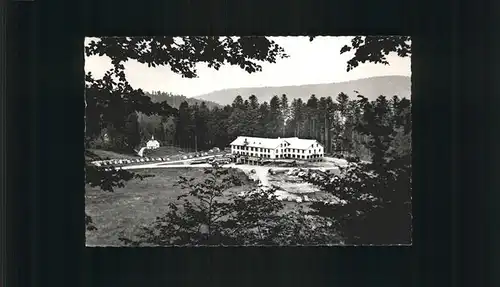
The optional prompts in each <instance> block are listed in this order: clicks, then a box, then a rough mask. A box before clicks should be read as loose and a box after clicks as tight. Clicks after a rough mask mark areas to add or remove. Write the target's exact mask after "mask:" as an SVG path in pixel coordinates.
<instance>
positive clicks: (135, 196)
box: [85, 168, 254, 246]
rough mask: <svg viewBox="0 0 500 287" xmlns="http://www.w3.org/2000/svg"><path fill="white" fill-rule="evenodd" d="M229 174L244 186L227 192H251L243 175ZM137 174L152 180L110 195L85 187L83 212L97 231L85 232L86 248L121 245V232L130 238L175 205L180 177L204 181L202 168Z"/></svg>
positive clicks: (238, 173)
mask: <svg viewBox="0 0 500 287" xmlns="http://www.w3.org/2000/svg"><path fill="white" fill-rule="evenodd" d="M231 172H235V173H236V174H237V175H239V177H240V178H241V179H242V180H243V181H244V183H245V185H243V186H241V187H234V188H232V189H231V190H229V192H231V193H235V194H237V193H239V192H241V191H242V190H249V189H252V188H253V185H254V184H253V183H251V182H250V181H249V180H248V178H247V177H246V175H245V174H244V173H243V172H241V171H238V170H231ZM137 173H140V174H149V175H155V176H154V177H148V178H145V179H144V180H142V181H141V180H138V179H137V180H135V179H134V180H131V181H129V182H127V183H126V184H125V187H123V188H118V189H116V191H115V192H113V193H110V192H105V191H101V190H99V189H98V188H90V187H87V189H86V195H85V210H86V212H87V214H88V215H90V216H91V217H92V219H93V221H94V223H95V226H96V227H97V228H98V229H97V230H95V231H87V232H86V244H87V246H96V245H100V246H103V245H113V246H119V245H122V244H121V242H120V241H119V239H118V238H119V237H120V236H121V233H122V232H123V235H124V236H125V237H128V238H133V235H134V234H136V233H137V232H138V231H140V228H141V226H144V225H148V224H150V223H152V222H153V221H154V220H155V218H156V217H157V216H161V215H163V214H165V213H166V211H167V205H168V204H169V203H170V202H177V196H179V195H181V194H182V189H181V187H180V186H176V183H177V181H178V179H179V176H181V175H182V176H185V177H187V178H190V177H194V178H197V179H199V180H203V179H204V178H205V177H204V173H203V169H201V168H200V169H198V168H164V169H145V170H140V171H137Z"/></svg>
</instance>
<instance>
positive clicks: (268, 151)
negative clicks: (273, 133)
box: [230, 136, 324, 161]
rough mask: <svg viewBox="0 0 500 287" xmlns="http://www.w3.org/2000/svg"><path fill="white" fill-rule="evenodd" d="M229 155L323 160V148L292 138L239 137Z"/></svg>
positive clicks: (314, 142)
mask: <svg viewBox="0 0 500 287" xmlns="http://www.w3.org/2000/svg"><path fill="white" fill-rule="evenodd" d="M230 146H231V153H232V154H234V155H245V156H249V157H256V158H261V159H266V158H269V159H299V160H309V161H320V160H323V156H324V148H323V146H322V145H321V144H320V143H318V141H317V140H311V139H299V138H297V137H293V138H279V137H278V138H257V137H247V136H239V137H238V138H237V139H235V140H234V141H233V142H231V144H230Z"/></svg>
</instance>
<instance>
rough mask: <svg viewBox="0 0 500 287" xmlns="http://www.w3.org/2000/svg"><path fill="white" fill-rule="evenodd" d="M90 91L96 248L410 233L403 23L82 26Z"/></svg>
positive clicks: (392, 238)
mask: <svg viewBox="0 0 500 287" xmlns="http://www.w3.org/2000/svg"><path fill="white" fill-rule="evenodd" d="M82 100H83V101H84V104H85V131H84V143H85V144H84V153H85V172H86V177H85V212H84V214H82V216H85V228H86V231H85V234H86V246H88V247H94V246H96V247H97V246H116V247H149V246H160V247H175V246H193V247H196V246H317V245H319V246H353V245H354V246H362V245H411V244H412V204H411V201H412V121H411V118H412V116H411V109H412V102H411V38H410V37H408V36H363V35H361V36H359V35H358V36H356V35H353V36H283V37H275V36H185V37H182V36H180V37H156V36H155V37H151V36H150V37H101V38H94V37H88V38H86V39H85V91H82ZM82 213H83V212H82Z"/></svg>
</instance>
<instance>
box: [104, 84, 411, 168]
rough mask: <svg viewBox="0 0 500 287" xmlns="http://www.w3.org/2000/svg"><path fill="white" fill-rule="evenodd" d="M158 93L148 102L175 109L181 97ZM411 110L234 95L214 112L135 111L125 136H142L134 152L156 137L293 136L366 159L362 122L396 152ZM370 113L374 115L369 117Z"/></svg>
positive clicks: (397, 101)
mask: <svg viewBox="0 0 500 287" xmlns="http://www.w3.org/2000/svg"><path fill="white" fill-rule="evenodd" d="M158 95H160V96H159V97H156V98H155V96H153V97H152V98H155V100H159V99H165V101H166V102H167V103H168V102H169V101H170V102H171V103H173V104H174V105H176V104H177V103H176V102H175V101H176V100H181V99H183V97H180V96H172V95H170V94H167V93H158ZM191 103H193V102H191ZM410 110H411V102H410V100H408V99H405V98H403V99H401V98H399V97H397V96H394V97H392V98H386V97H384V96H380V97H378V98H377V99H376V100H375V101H369V100H368V99H367V98H364V97H362V96H360V97H359V98H358V99H356V100H353V99H349V97H348V96H347V95H346V94H344V93H340V94H339V95H338V96H337V97H336V98H335V99H332V98H331V97H321V98H318V97H316V96H315V95H311V96H310V97H309V99H308V100H307V101H302V99H300V98H299V99H294V100H292V101H289V99H288V96H287V95H285V94H283V95H281V96H279V97H278V96H275V97H273V98H272V99H271V101H270V102H262V103H261V102H259V101H258V100H257V97H256V96H255V95H252V96H250V97H249V98H248V99H243V98H242V97H241V96H237V97H235V98H234V100H233V103H232V104H231V105H226V106H224V107H221V106H218V105H214V106H213V108H212V109H210V108H209V105H208V104H207V103H205V102H203V101H200V104H199V103H198V102H197V101H196V102H194V104H190V103H189V102H188V101H185V100H184V101H182V102H181V103H180V104H179V105H178V113H177V114H176V115H169V116H161V115H151V116H147V115H144V114H142V113H138V114H137V115H136V116H131V119H132V120H133V119H134V118H135V119H136V124H132V123H129V124H128V127H130V128H131V130H129V131H127V132H125V133H124V134H128V135H129V136H130V135H131V134H134V133H135V134H136V135H135V136H134V138H136V137H137V138H140V140H136V143H139V144H136V146H135V148H137V147H138V145H141V144H144V143H145V141H147V140H148V139H149V138H151V136H152V135H154V136H155V138H156V139H158V140H159V141H160V142H161V144H162V145H174V146H177V147H180V148H185V149H189V150H200V149H209V148H212V147H214V146H218V147H220V148H224V147H227V146H228V145H229V143H230V142H231V141H232V140H234V139H235V138H236V137H237V136H240V135H248V136H257V137H292V136H296V137H300V138H313V139H317V140H318V141H320V142H321V143H322V144H323V145H324V146H325V150H326V152H327V153H337V154H338V153H344V154H350V155H355V156H358V157H360V158H362V159H366V160H369V159H370V158H371V156H372V155H371V154H370V151H369V150H370V148H369V147H370V145H371V144H372V141H373V138H372V136H370V135H367V134H364V133H363V131H362V130H361V128H360V124H361V123H363V121H366V122H375V124H377V125H378V126H380V128H382V129H384V130H385V131H386V133H387V135H388V136H389V135H391V136H394V139H387V141H392V140H394V141H399V142H398V146H399V148H402V149H405V148H409V146H410V142H411V136H408V137H407V138H404V137H405V136H406V135H408V134H409V133H410V132H411V112H410ZM372 112H373V113H374V114H373V115H371V114H370V113H372ZM367 117H371V118H367ZM377 120H378V121H379V122H376V121H377ZM136 125H137V127H136ZM371 128H372V129H374V128H375V129H376V127H371ZM400 128H403V129H404V131H401V130H400ZM107 130H111V129H107ZM399 133H400V134H399ZM405 141H406V142H405ZM387 144H390V143H387Z"/></svg>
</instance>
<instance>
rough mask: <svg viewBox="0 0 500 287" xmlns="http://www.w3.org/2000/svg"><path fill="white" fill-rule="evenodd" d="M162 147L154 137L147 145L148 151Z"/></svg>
mask: <svg viewBox="0 0 500 287" xmlns="http://www.w3.org/2000/svg"><path fill="white" fill-rule="evenodd" d="M159 147H160V143H159V142H158V141H157V140H155V137H154V136H151V139H150V140H149V141H148V142H147V143H146V148H147V149H157V148H159Z"/></svg>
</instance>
